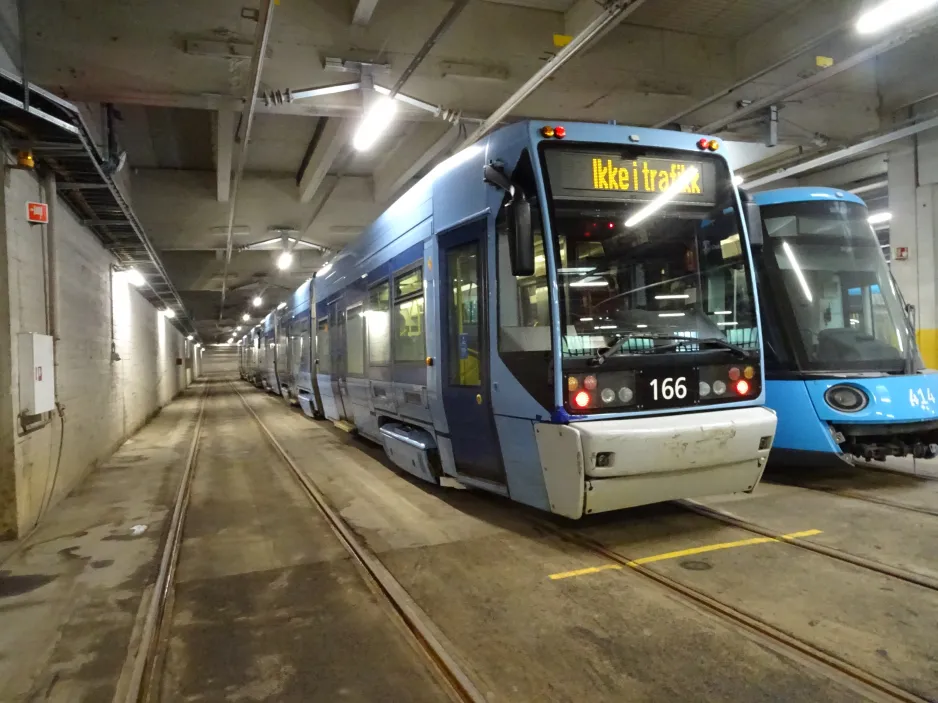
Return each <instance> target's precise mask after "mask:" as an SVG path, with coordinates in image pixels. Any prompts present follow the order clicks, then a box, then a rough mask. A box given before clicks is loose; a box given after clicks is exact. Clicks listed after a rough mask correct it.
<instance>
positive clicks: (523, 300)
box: [243, 122, 776, 518]
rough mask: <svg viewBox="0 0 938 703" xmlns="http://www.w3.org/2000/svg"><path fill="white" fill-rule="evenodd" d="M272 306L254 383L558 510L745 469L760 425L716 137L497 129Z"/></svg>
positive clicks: (573, 513) (758, 344)
mask: <svg viewBox="0 0 938 703" xmlns="http://www.w3.org/2000/svg"><path fill="white" fill-rule="evenodd" d="M271 320H272V324H273V327H274V331H273V332H272V333H271V336H272V338H273V340H274V343H273V346H272V347H271V346H269V345H270V341H268V340H267V337H266V336H265V335H266V334H267V333H266V330H267V329H268V327H269V326H270V325H269V324H268V322H267V321H266V320H265V322H264V324H262V325H261V327H260V328H257V329H255V330H254V331H253V332H252V335H251V336H250V337H249V338H246V339H245V340H243V342H244V344H243V346H244V347H245V349H244V358H246V359H248V360H249V363H254V364H256V365H257V366H260V364H261V360H260V359H257V358H254V357H251V354H252V352H250V351H249V349H250V348H253V349H254V350H255V351H256V353H257V354H260V355H262V354H263V352H264V349H265V348H271V349H273V350H274V351H275V354H274V358H273V369H274V374H275V375H279V378H278V380H277V381H276V385H275V386H273V388H274V390H279V391H280V392H282V393H284V394H285V396H286V397H289V398H291V399H295V400H296V401H297V402H299V403H300V404H301V405H302V406H303V409H304V411H305V412H307V413H308V414H310V415H317V414H321V415H323V416H325V417H326V418H328V419H330V420H333V421H335V422H343V423H347V424H350V425H352V426H354V427H355V428H356V429H357V431H358V432H359V433H360V434H362V435H364V436H366V437H368V438H370V439H372V440H374V441H375V442H379V443H381V444H382V445H383V446H384V448H385V450H386V452H387V455H388V457H389V458H390V460H391V461H392V462H394V463H395V464H396V465H397V466H399V467H400V468H401V469H403V470H405V471H408V472H410V473H412V474H414V475H416V476H419V477H420V478H422V479H425V480H427V481H431V482H434V483H438V484H443V485H456V484H461V485H463V486H470V487H476V488H481V489H484V490H488V491H492V492H494V493H498V494H502V495H505V496H508V497H509V498H511V499H512V500H516V501H519V502H521V503H526V504H528V505H532V506H535V507H537V508H540V509H543V510H547V511H551V512H554V513H558V514H561V515H565V516H568V517H571V518H579V517H581V516H582V515H584V514H586V513H596V512H602V511H607V510H613V509H617V508H623V507H628V506H634V505H641V504H646V503H652V502H657V501H663V500H669V499H673V498H678V497H689V496H693V495H704V494H714V493H727V492H736V491H748V490H752V489H753V488H754V487H755V486H756V484H757V483H758V481H759V479H760V477H761V475H762V471H763V467H764V464H765V462H766V459H767V456H768V453H769V450H770V448H771V444H772V438H773V436H774V434H775V424H776V419H775V414H774V413H773V412H772V411H770V410H767V409H766V408H765V407H764V397H765V394H764V389H763V388H764V375H763V366H762V341H761V334H760V322H759V312H758V301H757V295H756V290H755V278H754V273H753V267H752V259H751V253H750V249H749V244H748V239H747V235H746V228H745V223H744V220H743V218H742V213H741V209H740V202H739V199H738V194H737V191H736V189H735V188H734V187H733V185H732V175H731V173H730V169H729V167H728V166H727V163H726V160H725V159H724V157H723V155H722V153H721V151H720V142H719V141H717V140H714V139H708V138H699V137H698V136H694V135H689V134H682V133H677V132H669V131H658V130H651V129H640V128H629V127H623V126H614V125H595V124H566V125H562V126H556V125H544V124H543V123H540V124H537V123H532V122H522V123H517V124H514V125H511V126H508V127H504V128H502V129H500V130H498V131H496V132H494V133H492V134H491V135H489V136H488V137H486V138H485V139H484V140H482V141H480V142H478V143H476V144H474V145H472V146H470V147H468V148H466V149H464V150H463V151H461V152H459V153H458V154H456V155H454V156H452V157H450V158H449V159H448V160H447V161H445V162H443V163H442V164H440V165H439V166H437V167H436V168H434V169H433V171H432V172H431V173H429V174H428V175H427V176H425V177H424V178H423V179H422V180H421V181H420V182H418V183H417V184H416V185H415V186H414V187H413V188H411V189H410V190H409V191H408V192H407V193H406V194H404V195H403V196H402V197H401V198H400V199H399V200H398V201H397V202H395V203H394V204H393V205H392V206H391V207H390V208H389V209H388V210H387V211H386V212H385V213H384V214H383V215H381V217H379V219H378V220H377V221H376V222H375V223H374V224H373V225H371V226H370V227H369V228H368V229H367V230H366V231H365V232H364V234H363V235H362V236H361V237H360V238H359V239H358V240H357V241H356V242H354V243H353V244H351V245H350V246H349V247H347V248H346V249H345V250H343V251H342V252H341V253H340V254H338V255H337V256H336V257H335V258H334V259H333V260H332V261H331V262H330V263H329V264H328V265H326V266H324V267H323V268H322V269H321V270H320V271H319V272H318V273H317V275H316V277H315V278H314V279H313V280H312V281H310V282H308V283H307V284H305V285H304V286H302V287H301V288H300V289H299V290H298V291H297V292H296V293H295V294H294V295H293V297H292V298H291V299H290V301H288V303H287V305H286V306H285V308H284V309H283V310H282V312H281V313H279V314H278V315H272V316H271ZM277 330H283V332H282V334H278V332H277ZM246 373H248V374H250V373H251V372H250V371H248V372H246ZM253 373H254V376H255V377H259V378H260V379H261V382H262V383H263V382H264V379H266V378H268V376H267V375H266V374H265V373H263V372H262V371H260V370H257V371H255V372H253ZM268 385H270V382H269V381H268Z"/></svg>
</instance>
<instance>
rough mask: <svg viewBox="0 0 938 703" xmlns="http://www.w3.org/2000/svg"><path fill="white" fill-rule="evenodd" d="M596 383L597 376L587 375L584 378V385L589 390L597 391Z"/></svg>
mask: <svg viewBox="0 0 938 703" xmlns="http://www.w3.org/2000/svg"><path fill="white" fill-rule="evenodd" d="M596 383H597V381H596V377H595V376H587V377H586V378H584V379H583V387H584V388H585V389H586V390H588V391H595V390H596Z"/></svg>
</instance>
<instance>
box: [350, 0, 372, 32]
mask: <svg viewBox="0 0 938 703" xmlns="http://www.w3.org/2000/svg"><path fill="white" fill-rule="evenodd" d="M377 6H378V0H358V3H357V4H356V5H355V14H354V15H352V24H357V25H359V26H361V27H364V26H365V25H367V24H368V23H369V22H371V16H372V15H373V14H374V12H375V8H376V7H377Z"/></svg>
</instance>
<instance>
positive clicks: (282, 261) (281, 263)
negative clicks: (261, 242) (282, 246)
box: [277, 251, 293, 271]
mask: <svg viewBox="0 0 938 703" xmlns="http://www.w3.org/2000/svg"><path fill="white" fill-rule="evenodd" d="M292 265H293V254H291V253H290V252H288V251H285V252H283V253H282V254H281V255H280V256H278V257H277V268H278V269H280V270H281V271H286V270H287V269H288V268H290V267H291V266H292Z"/></svg>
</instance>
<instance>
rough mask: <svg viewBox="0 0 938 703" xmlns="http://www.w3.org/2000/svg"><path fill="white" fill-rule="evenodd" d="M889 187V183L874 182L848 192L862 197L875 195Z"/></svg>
mask: <svg viewBox="0 0 938 703" xmlns="http://www.w3.org/2000/svg"><path fill="white" fill-rule="evenodd" d="M888 187H889V181H888V180H887V181H875V182H873V183H867V184H866V185H862V186H857V187H856V188H851V189H850V192H851V193H853V194H854V195H863V194H864V193H875V192H876V191H878V190H885V189H886V188H888Z"/></svg>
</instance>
